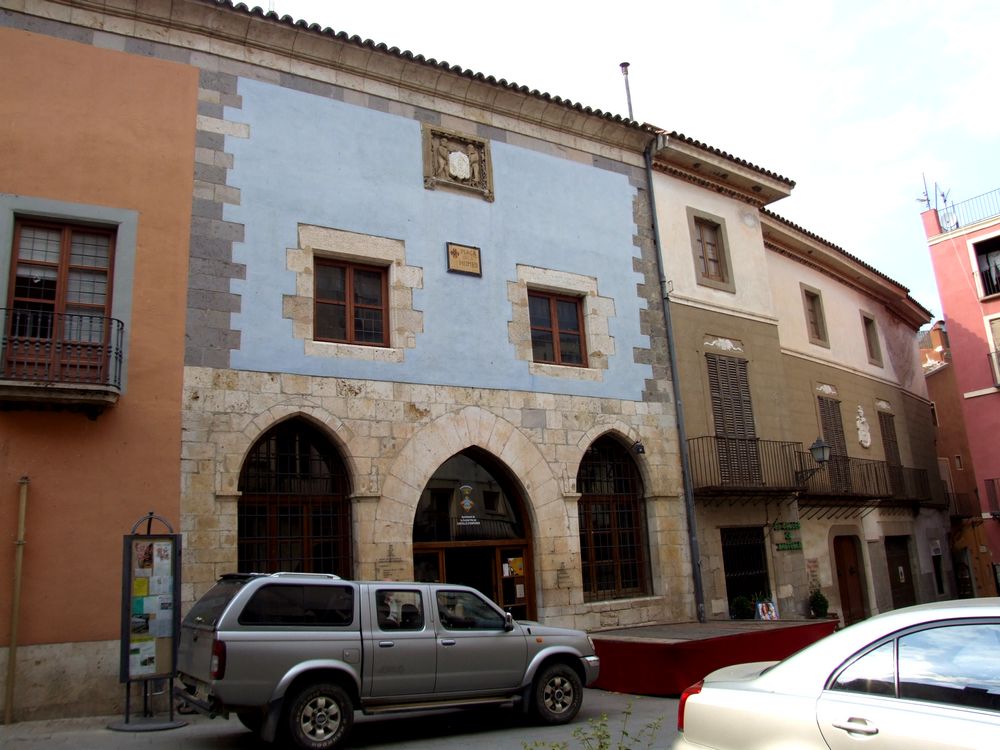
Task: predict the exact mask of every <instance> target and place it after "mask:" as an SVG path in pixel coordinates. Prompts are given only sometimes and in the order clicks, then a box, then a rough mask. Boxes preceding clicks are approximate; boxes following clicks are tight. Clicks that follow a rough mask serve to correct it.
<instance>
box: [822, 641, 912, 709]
mask: <svg viewBox="0 0 1000 750" xmlns="http://www.w3.org/2000/svg"><path fill="white" fill-rule="evenodd" d="M895 662H896V659H895V649H894V644H893V642H892V641H889V642H888V643H883V644H882V645H881V646H879V647H878V648H875V649H872V650H871V651H869V652H868V653H867V654H865V655H864V656H862V657H860V658H859V659H857V660H856V661H855V662H854V663H852V664H850V665H849V666H848V667H847V668H846V669H844V670H843V671H842V672H841V673H840V674H839V675H837V677H836V679H835V680H834V681H833V684H831V685H830V689H831V690H840V691H844V692H848V693H867V694H868V695H888V696H890V697H894V696H895V695H896V664H895Z"/></svg>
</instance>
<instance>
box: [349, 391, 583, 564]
mask: <svg viewBox="0 0 1000 750" xmlns="http://www.w3.org/2000/svg"><path fill="white" fill-rule="evenodd" d="M473 446H474V447H478V448H481V449H483V450H485V451H487V452H489V453H490V454H491V455H493V456H495V457H496V458H497V459H498V460H499V461H500V462H501V463H502V464H504V466H505V467H506V468H507V469H508V470H509V471H510V473H511V475H512V476H513V477H514V478H515V479H516V481H517V482H518V484H519V486H520V489H521V490H522V492H523V495H524V499H525V502H524V512H525V514H526V519H525V520H526V521H527V522H528V523H530V524H531V526H532V528H533V529H535V530H536V533H537V536H538V538H545V537H549V536H553V535H556V534H558V536H560V537H565V536H566V535H567V533H568V532H569V530H570V529H571V522H570V518H569V515H568V514H567V512H566V504H565V503H564V502H563V488H562V485H561V484H560V482H559V479H558V478H557V476H556V475H555V474H554V473H553V471H552V468H551V467H550V465H549V463H548V462H547V461H546V459H545V456H544V455H543V454H542V452H541V450H539V448H538V447H537V446H536V445H535V444H534V443H533V442H532V441H531V440H530V438H528V437H527V436H526V435H525V434H524V433H523V432H521V431H520V430H519V429H518V428H517V427H515V426H514V425H513V424H511V423H510V422H508V421H507V420H505V419H503V418H502V417H498V416H497V415H496V414H493V413H492V412H490V411H488V410H486V409H483V408H482V407H479V406H467V407H465V408H463V409H460V410H458V411H454V412H450V413H448V414H445V415H444V416H442V417H440V418H438V419H436V420H434V421H433V422H431V423H430V424H428V425H426V426H425V427H423V428H422V429H420V430H419V431H418V432H416V433H414V434H413V435H412V436H411V437H410V439H409V441H408V442H407V444H406V445H405V446H404V447H403V448H402V449H401V450H400V451H399V454H398V455H397V456H396V458H395V460H394V461H393V462H392V464H391V465H390V467H389V468H388V470H387V472H386V475H385V478H384V480H383V482H382V486H381V492H380V494H379V495H378V496H377V497H374V498H372V502H371V503H369V504H367V506H366V507H364V508H359V513H358V518H357V521H356V524H357V532H358V548H359V552H360V554H359V557H360V558H361V559H359V561H358V562H359V575H362V576H364V577H381V576H380V573H381V572H383V568H382V567H381V564H382V563H383V562H386V561H387V562H388V564H389V565H388V567H386V568H384V569H386V570H387V569H392V570H394V571H396V570H398V571H401V572H400V574H401V575H402V576H403V577H409V576H410V575H412V533H413V519H414V515H415V514H416V510H417V505H418V503H419V501H420V495H421V493H422V492H423V490H424V487H425V486H426V484H427V482H428V481H429V480H430V478H431V477H432V476H433V475H434V473H435V472H436V471H437V469H438V467H439V466H440V465H441V464H442V463H444V462H445V461H446V460H447V459H448V458H450V457H451V456H453V455H455V454H456V453H460V452H461V451H463V450H465V449H467V448H470V447H473ZM541 553H542V551H540V554H541Z"/></svg>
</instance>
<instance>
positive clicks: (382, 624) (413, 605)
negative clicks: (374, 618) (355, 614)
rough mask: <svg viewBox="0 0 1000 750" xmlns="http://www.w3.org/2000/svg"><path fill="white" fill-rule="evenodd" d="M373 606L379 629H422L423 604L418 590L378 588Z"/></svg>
mask: <svg viewBox="0 0 1000 750" xmlns="http://www.w3.org/2000/svg"><path fill="white" fill-rule="evenodd" d="M375 607H376V610H377V614H378V626H379V628H380V629H381V630H423V629H424V604H423V598H422V597H421V596H420V592H419V591H413V590H412V589H378V591H376V592H375Z"/></svg>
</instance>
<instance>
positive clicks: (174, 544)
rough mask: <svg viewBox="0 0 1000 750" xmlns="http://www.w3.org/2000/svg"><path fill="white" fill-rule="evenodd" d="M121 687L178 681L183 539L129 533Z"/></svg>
mask: <svg viewBox="0 0 1000 750" xmlns="http://www.w3.org/2000/svg"><path fill="white" fill-rule="evenodd" d="M122 559H123V568H122V633H121V660H120V666H119V672H120V680H121V682H130V681H133V680H149V679H154V678H162V677H173V675H174V670H175V664H174V662H175V657H176V653H177V638H178V635H179V633H180V618H179V616H178V615H179V608H180V535H179V534H126V535H125V537H124V549H123V554H122Z"/></svg>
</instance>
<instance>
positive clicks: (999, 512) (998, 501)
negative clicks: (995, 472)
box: [986, 479, 1000, 517]
mask: <svg viewBox="0 0 1000 750" xmlns="http://www.w3.org/2000/svg"><path fill="white" fill-rule="evenodd" d="M986 506H987V508H989V511H990V515H992V516H994V517H997V516H1000V479H987V480H986Z"/></svg>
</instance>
